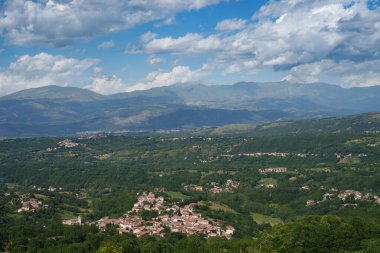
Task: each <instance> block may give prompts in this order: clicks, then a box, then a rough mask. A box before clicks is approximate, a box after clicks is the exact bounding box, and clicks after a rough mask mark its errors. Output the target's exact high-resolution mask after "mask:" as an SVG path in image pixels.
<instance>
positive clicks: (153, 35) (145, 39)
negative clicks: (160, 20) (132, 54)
mask: <svg viewBox="0 0 380 253" xmlns="http://www.w3.org/2000/svg"><path fill="white" fill-rule="evenodd" d="M156 37H157V34H156V33H152V32H146V33H144V34H143V35H141V36H140V41H142V42H149V41H151V40H152V39H154V38H156Z"/></svg>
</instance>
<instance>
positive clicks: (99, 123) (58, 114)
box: [0, 82, 380, 137]
mask: <svg viewBox="0 0 380 253" xmlns="http://www.w3.org/2000/svg"><path fill="white" fill-rule="evenodd" d="M379 97H380V87H369V88H353V89H344V88H341V87H339V86H334V85H328V84H321V83H317V84H303V85H301V84H290V83H287V82H279V83H237V84H235V85H212V86H207V85H202V84H191V85H190V84H180V85H173V86H169V87H160V88H154V89H151V90H145V91H135V92H130V93H120V94H115V95H111V96H104V95H100V94H97V93H95V92H92V91H89V90H84V89H80V88H73V87H58V86H47V87H42V88H36V89H29V90H24V91H20V92H16V93H14V94H11V95H8V96H5V97H2V98H0V136H4V137H9V136H13V137H17V136H20V135H22V136H35V135H38V136H40V135H63V134H64V135H72V134H76V133H78V132H85V131H157V130H181V129H196V128H203V127H218V126H223V125H226V124H255V125H260V124H264V123H269V122H277V121H284V120H296V119H308V118H326V117H333V116H344V115H350V114H351V115H352V114H359V113H365V112H375V111H380V99H378V98H379Z"/></svg>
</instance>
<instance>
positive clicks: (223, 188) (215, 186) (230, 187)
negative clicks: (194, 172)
mask: <svg viewBox="0 0 380 253" xmlns="http://www.w3.org/2000/svg"><path fill="white" fill-rule="evenodd" d="M239 185H240V182H239V181H236V180H232V179H228V180H227V181H226V183H225V184H224V185H221V184H219V183H216V182H211V183H210V184H209V186H210V187H209V188H206V187H203V186H200V185H194V184H190V185H185V186H184V187H183V188H184V189H185V190H186V191H199V192H202V191H206V190H210V191H211V192H212V193H214V194H217V193H222V192H233V191H234V190H235V189H236V188H238V187H239Z"/></svg>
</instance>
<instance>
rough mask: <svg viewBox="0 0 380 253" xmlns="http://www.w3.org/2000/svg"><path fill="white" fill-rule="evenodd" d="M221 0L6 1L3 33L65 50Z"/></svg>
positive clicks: (12, 39) (0, 16) (0, 23)
mask: <svg viewBox="0 0 380 253" xmlns="http://www.w3.org/2000/svg"><path fill="white" fill-rule="evenodd" d="M220 1H221V0H196V1H194V0H182V1H178V0H108V1H103V0H64V1H62V0H43V1H30V0H28V1H27V0H6V2H5V4H4V6H3V8H1V10H0V11H1V12H0V31H2V33H3V34H4V35H5V37H6V41H7V43H9V44H13V45H29V44H34V43H40V44H48V45H51V46H54V47H63V46H67V45H71V44H74V43H75V41H76V40H78V39H84V38H91V37H93V36H96V35H101V34H106V33H110V32H114V31H119V30H124V29H128V28H130V27H133V26H136V25H138V24H142V23H146V22H150V21H154V20H165V19H168V18H171V17H173V16H174V15H175V14H176V13H178V12H181V11H186V10H197V9H201V8H203V7H206V6H208V5H212V4H217V3H219V2H220Z"/></svg>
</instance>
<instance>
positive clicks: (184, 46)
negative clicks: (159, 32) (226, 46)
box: [126, 33, 221, 54]
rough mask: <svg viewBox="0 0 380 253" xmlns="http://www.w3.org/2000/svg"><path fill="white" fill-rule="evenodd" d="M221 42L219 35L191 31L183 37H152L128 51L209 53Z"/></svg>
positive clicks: (217, 47) (219, 46)
mask: <svg viewBox="0 0 380 253" xmlns="http://www.w3.org/2000/svg"><path fill="white" fill-rule="evenodd" d="M220 48H221V42H220V39H219V38H218V37H216V36H215V35H211V36H209V37H206V38H204V37H202V35H200V34H194V33H189V34H186V35H185V36H183V37H178V38H172V37H166V38H159V39H152V40H150V41H149V42H147V43H146V44H145V46H144V48H143V51H141V49H139V48H137V50H136V49H134V50H129V51H128V50H127V51H126V53H135V52H137V53H140V52H150V53H177V54H192V53H196V54H199V53H209V52H211V51H214V50H220Z"/></svg>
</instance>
